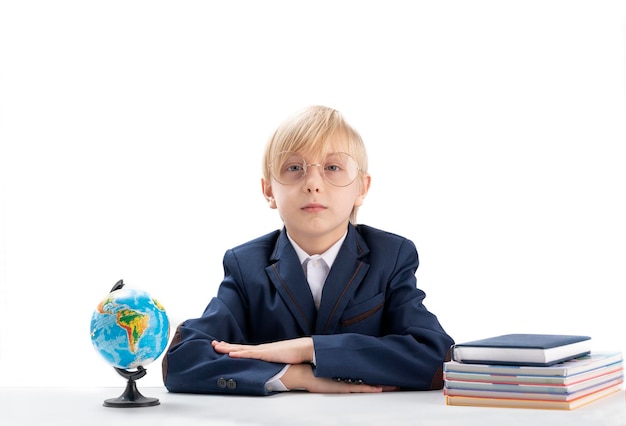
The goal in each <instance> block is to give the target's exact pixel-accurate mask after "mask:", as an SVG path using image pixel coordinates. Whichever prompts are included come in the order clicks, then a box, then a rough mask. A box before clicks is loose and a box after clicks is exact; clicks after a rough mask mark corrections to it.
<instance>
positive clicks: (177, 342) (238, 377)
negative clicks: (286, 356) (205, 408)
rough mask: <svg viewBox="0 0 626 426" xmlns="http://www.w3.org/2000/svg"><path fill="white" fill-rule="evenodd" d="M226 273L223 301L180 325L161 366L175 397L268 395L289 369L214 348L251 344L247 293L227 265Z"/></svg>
mask: <svg viewBox="0 0 626 426" xmlns="http://www.w3.org/2000/svg"><path fill="white" fill-rule="evenodd" d="M225 271H226V274H225V278H224V281H223V282H222V284H221V286H220V289H219V292H218V297H216V298H214V299H212V300H211V301H210V303H209V305H208V306H207V308H206V310H205V311H204V313H203V314H202V316H201V317H200V318H196V319H190V320H187V321H185V322H183V323H182V324H181V325H179V326H178V328H177V330H176V332H175V334H174V337H173V338H172V342H171V343H170V346H169V348H168V350H167V352H166V354H165V356H164V358H163V363H162V367H163V381H164V384H165V386H166V388H167V389H168V390H169V391H170V392H187V393H226V394H242V395H268V394H270V392H268V391H267V390H266V388H265V384H266V382H267V381H268V380H269V379H270V378H271V377H273V376H274V375H275V374H277V373H278V372H279V371H280V370H281V369H282V368H283V367H284V366H285V365H284V364H277V363H269V362H265V361H260V360H255V359H239V358H238V359H235V358H231V357H229V356H228V354H219V353H217V352H215V350H214V349H213V347H212V346H211V342H212V341H213V340H224V341H228V342H240V343H246V329H245V324H246V320H245V314H244V310H243V309H242V307H243V306H246V303H245V301H244V300H242V297H243V292H242V291H241V289H240V288H239V285H238V284H237V280H236V279H235V277H234V276H233V274H232V273H231V270H230V269H229V268H228V267H227V266H226V262H225ZM235 275H236V274H235ZM231 307H232V309H231Z"/></svg>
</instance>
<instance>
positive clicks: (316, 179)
mask: <svg viewBox="0 0 626 426" xmlns="http://www.w3.org/2000/svg"><path fill="white" fill-rule="evenodd" d="M313 169H315V170H313ZM322 173H323V172H322V165H321V164H307V165H306V174H305V175H304V179H305V182H304V188H305V190H306V191H307V192H319V191H320V188H321V186H322V181H323V180H324V176H323V175H322Z"/></svg>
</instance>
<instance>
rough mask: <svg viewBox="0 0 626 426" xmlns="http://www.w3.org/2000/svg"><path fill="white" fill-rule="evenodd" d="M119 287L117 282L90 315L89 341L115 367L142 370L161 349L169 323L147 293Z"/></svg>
mask: <svg viewBox="0 0 626 426" xmlns="http://www.w3.org/2000/svg"><path fill="white" fill-rule="evenodd" d="M119 284H121V286H120V285H119ZM122 286H123V283H122V282H121V281H120V282H118V285H117V287H120V288H118V289H116V290H113V291H111V293H109V295H107V296H106V297H105V298H104V299H103V300H102V301H101V302H100V303H99V304H98V306H97V307H96V309H95V311H94V312H93V315H92V316H91V342H92V343H93V346H94V348H95V349H96V351H97V352H98V353H99V354H100V355H102V357H103V358H104V359H105V360H106V361H107V362H108V363H109V364H111V365H112V366H113V367H115V368H118V369H135V368H139V367H145V366H146V365H148V364H150V363H151V362H153V361H154V360H155V359H157V358H158V357H159V356H160V355H161V354H162V353H163V351H164V350H165V347H166V346H167V343H168V340H169V333H170V327H169V320H168V318H167V314H166V312H165V309H164V308H163V306H162V305H161V304H160V303H159V302H158V301H157V300H156V299H155V298H153V297H152V296H150V294H148V293H147V292H145V291H143V290H137V289H132V288H123V287H122ZM115 288H116V287H114V289H115Z"/></svg>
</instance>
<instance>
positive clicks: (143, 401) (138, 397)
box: [104, 366, 160, 408]
mask: <svg viewBox="0 0 626 426" xmlns="http://www.w3.org/2000/svg"><path fill="white" fill-rule="evenodd" d="M114 368H115V371H117V372H118V373H119V374H120V376H122V377H124V378H125V379H127V380H128V382H127V383H126V389H125V390H124V392H123V393H122V394H121V395H120V396H119V397H117V398H111V399H107V400H105V401H104V406H105V407H116V408H131V407H152V406H155V405H159V404H160V402H159V399H158V398H152V397H145V396H143V395H142V394H141V392H139V390H138V389H137V384H136V383H135V380H139V379H141V378H142V377H143V376H145V375H146V373H147V372H146V369H145V368H143V367H141V366H139V367H137V371H128V370H124V369H122V368H117V367H114Z"/></svg>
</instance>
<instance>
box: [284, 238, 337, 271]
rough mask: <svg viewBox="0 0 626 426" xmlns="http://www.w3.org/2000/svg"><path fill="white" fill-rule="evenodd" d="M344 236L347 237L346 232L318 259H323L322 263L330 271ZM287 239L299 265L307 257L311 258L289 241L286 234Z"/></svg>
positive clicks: (292, 241) (293, 242)
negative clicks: (324, 263)
mask: <svg viewBox="0 0 626 426" xmlns="http://www.w3.org/2000/svg"><path fill="white" fill-rule="evenodd" d="M346 235H348V231H346V233H345V234H343V236H342V237H341V238H339V239H338V240H337V242H336V243H335V244H333V245H332V246H330V248H329V249H328V250H326V251H325V252H324V253H322V254H321V255H320V257H321V258H322V259H324V262H326V264H327V265H328V269H330V268H331V267H332V266H333V262H335V259H336V258H337V255H338V254H339V249H340V248H341V245H342V244H343V241H344V240H345V239H346ZM287 238H289V241H290V242H291V245H292V246H293V248H294V250H295V251H296V254H297V255H298V259H299V260H300V264H303V263H304V262H305V261H306V260H307V259H308V258H309V257H311V255H310V254H308V253H307V252H305V251H304V250H303V249H302V248H301V247H300V246H299V245H298V244H297V243H296V242H295V241H294V240H292V239H291V237H290V236H289V233H287Z"/></svg>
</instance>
